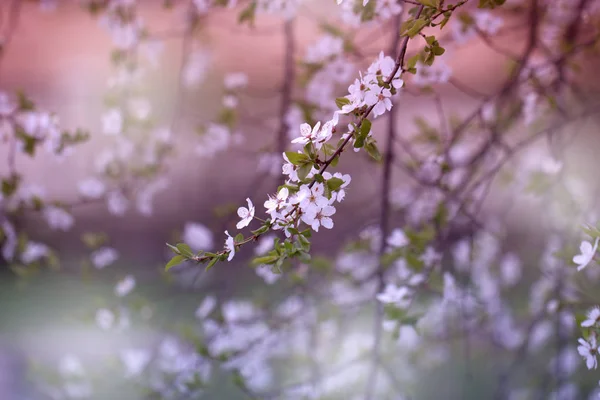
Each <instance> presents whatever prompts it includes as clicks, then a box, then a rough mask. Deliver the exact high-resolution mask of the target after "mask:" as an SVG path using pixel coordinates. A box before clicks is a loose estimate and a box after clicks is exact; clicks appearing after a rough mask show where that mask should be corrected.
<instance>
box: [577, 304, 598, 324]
mask: <svg viewBox="0 0 600 400" xmlns="http://www.w3.org/2000/svg"><path fill="white" fill-rule="evenodd" d="M598 321H600V307H594V308H592V309H591V310H589V311H588V313H587V319H586V320H585V321H583V322H582V323H581V326H582V327H584V328H589V327H591V326H594V325H596V324H597V323H598Z"/></svg>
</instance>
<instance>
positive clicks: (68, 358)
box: [58, 354, 85, 377]
mask: <svg viewBox="0 0 600 400" xmlns="http://www.w3.org/2000/svg"><path fill="white" fill-rule="evenodd" d="M58 370H59V371H60V374H61V375H62V376H63V377H73V376H83V375H84V374H85V372H84V370H83V365H82V364H81V361H80V360H79V358H78V357H77V356H74V355H73V354H67V355H65V356H64V357H62V358H61V359H60V361H59V363H58Z"/></svg>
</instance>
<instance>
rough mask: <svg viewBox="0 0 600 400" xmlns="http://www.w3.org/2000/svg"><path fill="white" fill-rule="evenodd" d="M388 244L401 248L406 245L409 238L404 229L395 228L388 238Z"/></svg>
mask: <svg viewBox="0 0 600 400" xmlns="http://www.w3.org/2000/svg"><path fill="white" fill-rule="evenodd" d="M387 242H388V244H389V245H390V246H392V247H396V248H400V247H404V246H406V245H407V244H408V243H409V242H408V238H407V237H406V235H405V234H404V231H403V230H402V229H400V228H397V229H394V230H393V231H392V233H391V234H390V236H389V237H388V240H387Z"/></svg>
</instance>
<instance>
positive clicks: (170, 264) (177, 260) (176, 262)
mask: <svg viewBox="0 0 600 400" xmlns="http://www.w3.org/2000/svg"><path fill="white" fill-rule="evenodd" d="M184 261H185V257H184V256H180V255H176V256H175V257H173V258H171V260H170V261H169V262H168V263H167V265H166V267H165V271H168V270H170V269H171V268H173V267H174V266H176V265H179V264H181V263H182V262H184Z"/></svg>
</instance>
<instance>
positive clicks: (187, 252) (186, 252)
mask: <svg viewBox="0 0 600 400" xmlns="http://www.w3.org/2000/svg"><path fill="white" fill-rule="evenodd" d="M175 247H177V250H179V253H180V254H181V255H182V256H184V257H187V258H191V257H194V252H193V251H192V249H191V248H190V246H188V245H187V244H185V243H177V244H176V245H175Z"/></svg>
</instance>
